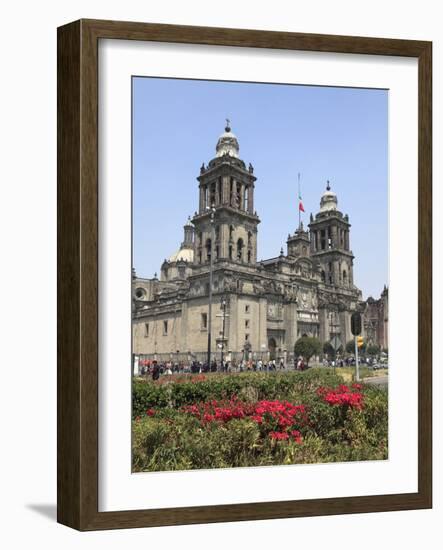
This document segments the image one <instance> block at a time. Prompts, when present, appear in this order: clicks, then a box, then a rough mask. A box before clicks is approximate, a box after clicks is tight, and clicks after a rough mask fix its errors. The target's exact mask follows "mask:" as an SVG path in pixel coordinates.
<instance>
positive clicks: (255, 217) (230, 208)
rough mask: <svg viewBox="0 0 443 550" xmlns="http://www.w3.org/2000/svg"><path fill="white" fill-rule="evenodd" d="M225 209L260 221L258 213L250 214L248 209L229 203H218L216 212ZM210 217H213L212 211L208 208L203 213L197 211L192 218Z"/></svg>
mask: <svg viewBox="0 0 443 550" xmlns="http://www.w3.org/2000/svg"><path fill="white" fill-rule="evenodd" d="M223 211H226V212H228V213H229V214H235V215H240V216H242V217H246V218H249V219H250V220H251V221H254V223H260V218H259V217H258V215H257V214H250V213H249V212H247V211H246V210H239V209H238V208H233V207H232V206H229V205H227V204H218V205H216V206H215V212H216V214H217V213H220V212H223ZM210 217H211V212H210V210H207V211H205V212H202V213H198V212H196V213H195V214H194V217H193V218H192V219H193V220H199V221H200V220H203V219H204V218H210Z"/></svg>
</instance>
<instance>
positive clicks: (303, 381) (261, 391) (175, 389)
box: [132, 369, 343, 418]
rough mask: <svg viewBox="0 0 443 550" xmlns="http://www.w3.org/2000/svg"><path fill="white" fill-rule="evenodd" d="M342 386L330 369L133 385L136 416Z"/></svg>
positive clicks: (147, 382)
mask: <svg viewBox="0 0 443 550" xmlns="http://www.w3.org/2000/svg"><path fill="white" fill-rule="evenodd" d="M341 383H343V379H342V378H341V377H340V376H339V375H335V374H334V373H333V372H332V371H330V370H326V369H325V370H323V369H312V370H308V371H305V372H282V373H279V372H277V373H258V372H252V373H240V374H235V375H208V376H207V377H206V379H204V380H202V381H198V382H192V381H191V380H190V381H186V382H174V379H173V378H171V381H170V382H166V383H161V384H159V383H155V382H152V381H141V380H138V379H135V380H134V382H133V393H132V399H133V401H132V411H133V417H134V418H135V417H136V416H142V415H144V414H145V412H146V410H147V409H149V408H151V407H154V408H156V409H158V408H160V409H161V408H165V407H173V408H177V407H181V406H183V405H190V404H192V403H197V402H200V401H208V400H210V399H226V398H227V399H229V398H230V397H232V396H233V395H237V396H239V397H241V398H242V399H243V400H245V401H258V400H261V399H277V398H279V399H288V398H290V397H291V398H294V397H295V396H297V394H300V393H304V392H306V391H307V390H311V389H313V390H315V389H317V388H318V387H319V386H336V385H338V384H341Z"/></svg>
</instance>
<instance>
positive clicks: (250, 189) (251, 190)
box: [248, 183, 254, 214]
mask: <svg viewBox="0 0 443 550" xmlns="http://www.w3.org/2000/svg"><path fill="white" fill-rule="evenodd" d="M248 197H249V198H248V205H249V210H248V211H249V213H250V214H253V213H254V184H253V183H251V185H250V186H249V187H248Z"/></svg>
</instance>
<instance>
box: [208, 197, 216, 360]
mask: <svg viewBox="0 0 443 550" xmlns="http://www.w3.org/2000/svg"><path fill="white" fill-rule="evenodd" d="M210 211H211V247H210V251H211V257H210V258H209V304H208V369H209V370H211V329H212V281H213V269H214V240H215V224H214V219H215V207H214V205H212V206H211V208H210Z"/></svg>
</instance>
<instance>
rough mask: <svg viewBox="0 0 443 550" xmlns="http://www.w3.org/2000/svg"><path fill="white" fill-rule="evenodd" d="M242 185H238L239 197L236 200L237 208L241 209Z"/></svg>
mask: <svg viewBox="0 0 443 550" xmlns="http://www.w3.org/2000/svg"><path fill="white" fill-rule="evenodd" d="M241 198H242V197H241V183H237V196H236V198H235V202H236V205H235V206H236V207H237V208H241V206H242V200H241Z"/></svg>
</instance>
